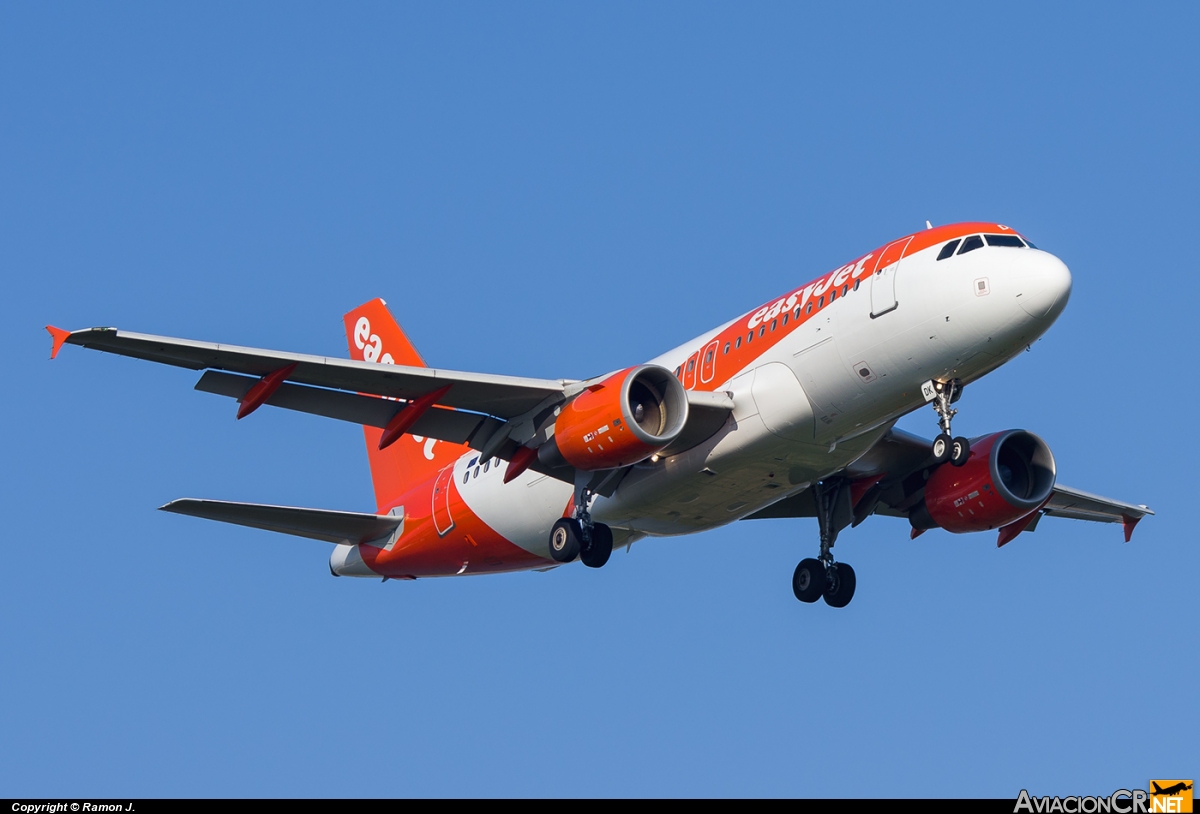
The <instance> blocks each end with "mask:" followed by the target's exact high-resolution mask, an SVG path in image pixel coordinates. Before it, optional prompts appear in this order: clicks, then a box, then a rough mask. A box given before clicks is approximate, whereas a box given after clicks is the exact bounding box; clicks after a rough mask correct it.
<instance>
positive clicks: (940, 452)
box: [929, 432, 954, 464]
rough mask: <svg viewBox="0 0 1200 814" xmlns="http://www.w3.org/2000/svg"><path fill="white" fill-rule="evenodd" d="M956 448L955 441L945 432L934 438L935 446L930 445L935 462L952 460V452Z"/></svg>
mask: <svg viewBox="0 0 1200 814" xmlns="http://www.w3.org/2000/svg"><path fill="white" fill-rule="evenodd" d="M953 450H954V441H953V440H952V439H951V438H950V436H949V435H947V434H946V433H944V432H940V433H938V437H937V438H934V439H933V446H931V447H930V450H929V451H930V453H931V454H932V455H933V462H934V463H939V464H940V463H945V462H946V461H948V460H950V453H951V452H953Z"/></svg>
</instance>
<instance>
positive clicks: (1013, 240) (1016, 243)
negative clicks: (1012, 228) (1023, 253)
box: [987, 235, 1025, 249]
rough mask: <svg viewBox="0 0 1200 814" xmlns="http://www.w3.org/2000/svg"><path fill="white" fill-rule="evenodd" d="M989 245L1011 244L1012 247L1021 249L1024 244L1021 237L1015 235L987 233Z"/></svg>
mask: <svg viewBox="0 0 1200 814" xmlns="http://www.w3.org/2000/svg"><path fill="white" fill-rule="evenodd" d="M987 242H988V245H989V246H1011V247H1012V248H1014V249H1023V248H1025V244H1024V243H1023V242H1022V241H1021V238H1019V237H1017V236H1016V235H987Z"/></svg>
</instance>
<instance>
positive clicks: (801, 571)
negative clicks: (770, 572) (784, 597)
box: [792, 558, 825, 602]
mask: <svg viewBox="0 0 1200 814" xmlns="http://www.w3.org/2000/svg"><path fill="white" fill-rule="evenodd" d="M792 593H794V594H795V595H796V598H797V599H799V600H800V601H801V602H816V601H817V600H818V599H820V598H821V596H822V595H823V594H824V593H825V563H823V562H821V561H820V560H814V559H811V558H810V559H806V560H800V564H799V565H797V566H796V570H795V571H794V572H793V573H792Z"/></svg>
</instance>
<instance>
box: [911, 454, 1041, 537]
mask: <svg viewBox="0 0 1200 814" xmlns="http://www.w3.org/2000/svg"><path fill="white" fill-rule="evenodd" d="M1054 479H1055V468H1054V456H1053V455H1052V454H1051V453H1050V447H1048V446H1046V442H1045V441H1043V440H1042V439H1041V438H1038V437H1037V436H1036V435H1034V434H1033V433H1031V432H1026V431H1025V430H1008V431H1006V432H997V433H993V434H991V435H985V436H984V437H983V438H979V439H977V440H974V441H972V442H971V455H970V457H969V458H968V459H967V462H966V463H965V464H963V465H962V466H959V467H956V466H951V465H950V464H949V463H944V464H942V465H941V466H939V467H938V468H937V469H935V470H934V471H933V474H931V475H930V476H929V480H928V481H926V482H925V501H924V502H923V503H921V504H919V505H918V506H917V508H916V509H914V510H913V511H912V512H911V513H910V514H909V521H910V522H911V523H912V525H913V528H918V529H921V528H943V529H945V530H946V531H951V532H954V533H955V534H961V533H963V532H968V531H986V530H987V529H994V528H999V527H1000V526H1006V525H1008V524H1009V523H1012V522H1014V521H1016V520H1020V519H1021V518H1022V517H1025V516H1027V515H1029V514H1030V513H1031V512H1034V511H1037V510H1038V509H1039V508H1040V507H1041V506H1042V504H1043V503H1045V502H1046V500H1047V498H1049V497H1050V494H1051V492H1053V491H1054Z"/></svg>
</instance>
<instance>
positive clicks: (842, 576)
mask: <svg viewBox="0 0 1200 814" xmlns="http://www.w3.org/2000/svg"><path fill="white" fill-rule="evenodd" d="M813 499H814V500H815V501H816V504H817V524H818V526H819V527H820V529H821V553H820V555H819V556H818V557H817V558H816V559H812V558H808V559H803V560H801V561H800V564H799V565H797V566H796V571H795V572H794V573H793V574H792V592H793V593H795V594H796V598H797V599H799V600H800V601H801V602H816V601H817V600H818V599H821V598H824V599H825V604H826V605H829V606H830V607H831V608H844V607H846V606H847V605H849V604H850V600H851V599H853V598H854V587H855V582H856V580H855V578H854V569H853V568H851V567H850V566H849V565H846V563H844V562H841V563H839V562H835V561H834V559H833V544H834V542H835V541H836V540H837V536H838V532H839V531H840V530H842V529H844V528H845V527H846V526H848V525H850V520H851V519H852V512H851V507H850V487H849V485H848V484H847V483H846V482H845V481H844V480H842V479H840V478H838V479H834V480H828V481H822V482H820V483H818V484H816V485H815V486H813Z"/></svg>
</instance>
